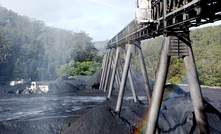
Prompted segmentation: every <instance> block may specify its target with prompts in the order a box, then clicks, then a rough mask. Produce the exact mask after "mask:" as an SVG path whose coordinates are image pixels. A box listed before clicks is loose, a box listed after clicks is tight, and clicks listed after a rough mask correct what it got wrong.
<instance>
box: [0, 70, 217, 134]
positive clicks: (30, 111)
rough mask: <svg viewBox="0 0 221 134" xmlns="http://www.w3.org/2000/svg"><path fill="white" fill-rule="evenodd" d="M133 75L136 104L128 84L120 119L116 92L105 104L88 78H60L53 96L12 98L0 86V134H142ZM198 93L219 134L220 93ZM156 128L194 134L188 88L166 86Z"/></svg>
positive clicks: (143, 103)
mask: <svg viewBox="0 0 221 134" xmlns="http://www.w3.org/2000/svg"><path fill="white" fill-rule="evenodd" d="M132 76H133V77H134V78H133V79H134V83H135V84H134V85H135V89H136V93H137V95H138V98H139V100H140V101H139V102H137V103H135V102H133V97H132V94H131V91H130V89H129V88H130V86H129V84H128V83H129V82H127V88H126V90H125V94H124V101H123V105H122V108H121V113H120V114H119V113H116V112H115V107H116V101H117V95H118V92H119V91H118V90H119V88H117V87H116V86H115V90H114V91H113V95H112V97H111V99H107V92H106V93H104V92H103V91H100V90H98V89H91V88H88V87H87V86H88V85H90V84H96V82H91V81H90V78H89V77H87V78H86V77H78V78H76V79H71V80H68V79H66V78H64V77H62V78H58V79H57V80H55V81H54V82H52V83H51V84H52V85H51V86H50V87H51V92H49V93H46V94H15V93H13V92H6V89H7V88H8V89H7V91H8V90H12V87H7V86H0V90H1V92H0V133H1V134H21V133H22V134H30V133H32V134H39V133H41V134H52V133H53V134H59V133H64V134H66V133H73V134H88V133H90V134H116V133H118V134H136V133H142V132H143V131H144V129H145V122H146V118H147V117H146V116H147V112H148V102H147V98H146V96H145V95H146V93H145V90H144V87H143V86H142V84H143V82H142V80H141V79H142V77H140V74H138V73H137V72H133V71H132ZM94 77H95V76H91V79H93V80H95V79H94ZM96 77H97V74H96ZM139 78H141V79H139ZM86 81H87V82H86ZM88 81H90V82H88ZM95 81H96V80H95ZM56 83H57V84H56ZM88 83H90V84H88ZM53 84H54V85H53ZM150 84H151V89H152V88H153V82H151V81H150ZM59 85H60V87H59ZM52 88H53V89H52ZM2 90H3V91H2ZM13 90H15V89H13ZM202 93H203V97H204V103H205V106H204V107H205V110H206V114H207V118H208V122H209V127H210V132H211V133H212V134H220V133H221V114H220V112H221V89H220V88H209V87H202ZM158 125H159V130H160V133H162V134H166V133H170V134H177V133H184V134H188V133H193V134H195V133H196V134H197V133H198V131H197V126H196V123H195V119H194V111H193V107H192V102H191V98H190V93H189V89H188V86H186V85H180V86H178V85H174V84H171V85H166V86H165V89H164V95H163V101H162V106H161V109H160V113H159V120H158Z"/></svg>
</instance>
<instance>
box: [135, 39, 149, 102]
mask: <svg viewBox="0 0 221 134" xmlns="http://www.w3.org/2000/svg"><path fill="white" fill-rule="evenodd" d="M137 48H138V49H137V50H138V58H139V61H140V68H141V73H142V76H143V80H144V86H145V90H146V94H147V99H148V103H149V104H150V102H151V93H150V83H149V79H148V75H147V70H146V66H145V62H144V58H143V53H142V49H141V46H140V42H139V44H138V45H137Z"/></svg>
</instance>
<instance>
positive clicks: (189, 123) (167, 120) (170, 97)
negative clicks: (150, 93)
mask: <svg viewBox="0 0 221 134" xmlns="http://www.w3.org/2000/svg"><path fill="white" fill-rule="evenodd" d="M116 100H117V99H116V97H113V98H112V99H111V100H107V101H105V102H104V103H103V104H102V105H101V106H98V107H96V108H94V109H93V110H91V111H89V112H88V113H86V114H85V115H83V116H82V117H80V118H79V119H78V120H77V121H75V122H73V123H72V124H71V125H70V126H69V127H68V128H66V129H65V131H64V132H63V133H64V134H66V133H78V132H79V133H90V134H103V133H109V134H115V133H121V134H132V133H140V132H142V131H144V127H145V122H146V115H147V111H148V106H147V105H144V104H142V103H141V102H139V103H134V102H133V101H126V100H124V102H123V107H122V110H121V113H120V115H118V114H117V113H115V112H114V109H115V106H116ZM204 104H205V105H204V107H205V110H206V114H207V118H208V122H209V128H210V132H211V133H214V134H219V133H221V129H220V128H221V116H220V115H221V114H220V111H219V110H217V109H216V108H214V107H213V106H212V104H210V103H209V102H207V101H206V100H204ZM219 104H221V102H219ZM158 125H159V131H160V133H161V134H177V133H184V134H189V133H193V134H197V133H198V131H197V126H196V121H195V118H194V111H193V106H192V101H191V99H190V94H189V92H185V91H183V90H182V89H181V88H180V87H179V86H177V85H173V84H172V85H167V86H166V88H165V92H164V96H163V102H162V106H161V109H160V114H159V120H158ZM117 130H119V131H117Z"/></svg>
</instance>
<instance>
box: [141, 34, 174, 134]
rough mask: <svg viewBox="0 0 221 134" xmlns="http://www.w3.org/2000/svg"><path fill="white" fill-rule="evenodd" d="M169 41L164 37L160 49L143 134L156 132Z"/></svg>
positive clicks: (166, 69) (166, 68)
mask: <svg viewBox="0 0 221 134" xmlns="http://www.w3.org/2000/svg"><path fill="white" fill-rule="evenodd" d="M169 41H170V37H164V40H163V43H162V48H161V54H160V61H159V65H158V70H157V75H156V81H155V83H154V89H153V93H152V99H151V103H150V106H149V112H148V117H147V124H146V130H145V134H154V133H155V130H156V126H157V125H156V124H157V117H158V113H159V110H160V106H161V101H162V96H163V89H164V86H165V82H166V76H167V71H168V66H169V62H170V56H167V53H168V48H169Z"/></svg>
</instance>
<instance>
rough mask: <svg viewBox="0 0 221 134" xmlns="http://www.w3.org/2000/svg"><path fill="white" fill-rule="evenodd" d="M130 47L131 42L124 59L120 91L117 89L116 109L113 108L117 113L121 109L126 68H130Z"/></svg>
mask: <svg viewBox="0 0 221 134" xmlns="http://www.w3.org/2000/svg"><path fill="white" fill-rule="evenodd" d="M131 48H132V44H129V46H128V52H127V56H126V59H125V65H124V70H123V75H122V79H121V83H120V91H119V95H118V99H117V106H116V109H115V111H116V112H118V113H120V110H121V106H122V101H123V96H124V90H125V85H126V80H127V75H128V70H129V68H130V60H131V55H132V53H131V51H132V50H131Z"/></svg>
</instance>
